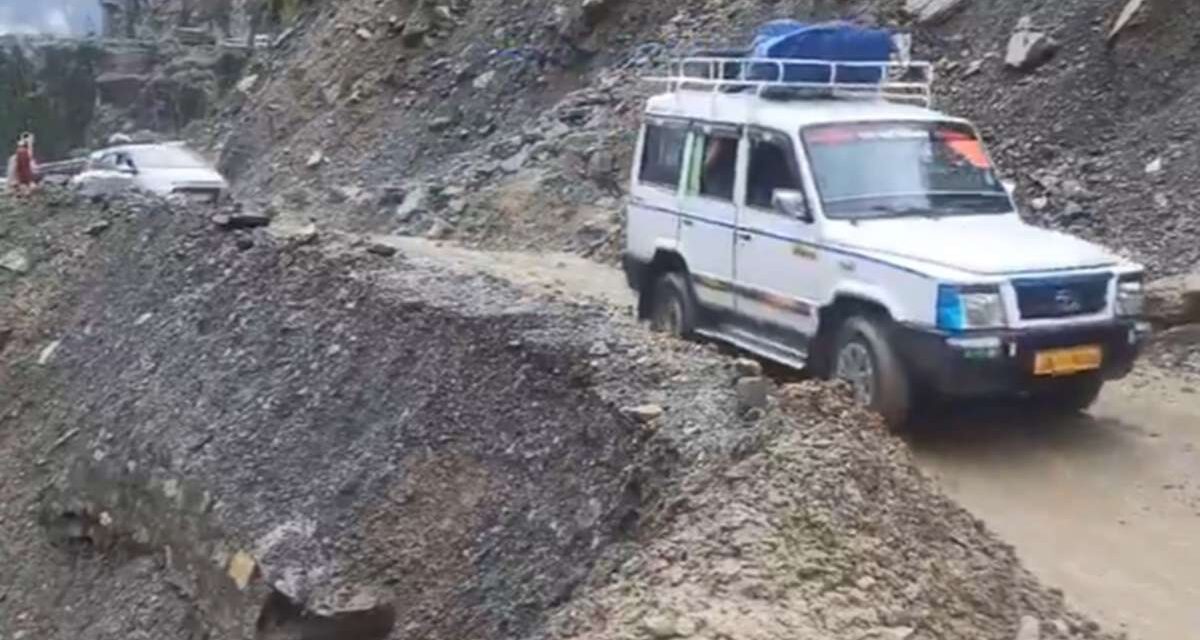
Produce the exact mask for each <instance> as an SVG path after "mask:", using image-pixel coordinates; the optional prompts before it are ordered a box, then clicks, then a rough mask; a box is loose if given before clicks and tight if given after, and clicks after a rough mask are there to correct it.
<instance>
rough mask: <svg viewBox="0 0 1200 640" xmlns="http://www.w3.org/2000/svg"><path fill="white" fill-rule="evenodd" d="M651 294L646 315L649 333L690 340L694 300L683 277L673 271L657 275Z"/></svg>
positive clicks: (693, 323)
mask: <svg viewBox="0 0 1200 640" xmlns="http://www.w3.org/2000/svg"><path fill="white" fill-rule="evenodd" d="M651 292H652V293H651V297H650V304H649V305H648V307H649V313H648V314H647V315H648V316H649V318H650V329H651V330H652V331H655V332H658V333H666V334H668V335H672V336H675V337H677V338H690V337H692V332H693V331H694V330H695V328H696V300H695V298H694V297H693V296H692V289H691V287H689V286H688V283H687V280H685V279H684V275H683V274H682V273H679V272H675V271H673V272H670V273H664V274H662V275H660V276H659V277H658V279H657V280H655V282H654V288H653V289H651Z"/></svg>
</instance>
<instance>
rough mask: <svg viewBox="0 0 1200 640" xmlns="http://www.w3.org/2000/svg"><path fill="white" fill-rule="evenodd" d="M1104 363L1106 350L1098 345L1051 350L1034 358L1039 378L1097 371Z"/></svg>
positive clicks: (1035, 370) (1035, 371) (1034, 366)
mask: <svg viewBox="0 0 1200 640" xmlns="http://www.w3.org/2000/svg"><path fill="white" fill-rule="evenodd" d="M1103 361H1104V350H1103V349H1101V348H1100V347H1099V346H1098V345H1088V346H1085V347H1072V348H1070V349H1050V350H1047V351H1039V352H1037V354H1036V355H1035V356H1034V360H1033V373H1034V375H1038V376H1069V375H1074V374H1076V373H1083V372H1084V371H1095V370H1096V369H1099V368H1100V365H1101V363H1103Z"/></svg>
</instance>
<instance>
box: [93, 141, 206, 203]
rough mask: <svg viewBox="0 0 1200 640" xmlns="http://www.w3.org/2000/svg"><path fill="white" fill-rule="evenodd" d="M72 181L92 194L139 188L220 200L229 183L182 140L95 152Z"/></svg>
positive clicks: (162, 193) (159, 193)
mask: <svg viewBox="0 0 1200 640" xmlns="http://www.w3.org/2000/svg"><path fill="white" fill-rule="evenodd" d="M71 184H72V185H74V186H75V187H77V188H78V189H79V190H80V191H81V192H82V193H84V194H85V195H89V196H98V195H113V194H117V193H122V192H125V191H129V190H131V189H137V190H141V191H146V192H149V193H154V194H157V195H160V196H171V195H182V196H185V197H187V198H189V199H192V200H200V201H207V202H217V201H218V200H220V199H221V197H222V196H223V195H224V194H225V193H227V192H228V191H229V184H228V183H227V182H226V181H225V178H223V177H222V176H221V174H220V173H218V172H217V170H216V169H214V168H213V167H212V165H210V164H209V163H208V162H207V161H205V160H204V158H202V157H200V155H199V154H197V153H196V152H194V151H192V150H191V149H188V148H187V146H185V145H184V144H183V143H179V142H172V143H162V144H127V145H122V146H116V147H109V148H107V149H102V150H100V151H97V152H95V153H93V154H92V155H91V156H90V157H89V158H88V163H87V167H86V168H85V169H84V170H83V172H82V173H80V174H79V175H77V176H75V177H74V178H72V179H71Z"/></svg>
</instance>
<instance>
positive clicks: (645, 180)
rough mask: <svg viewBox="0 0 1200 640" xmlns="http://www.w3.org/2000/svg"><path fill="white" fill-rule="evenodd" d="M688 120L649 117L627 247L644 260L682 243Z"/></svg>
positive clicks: (631, 201)
mask: <svg viewBox="0 0 1200 640" xmlns="http://www.w3.org/2000/svg"><path fill="white" fill-rule="evenodd" d="M689 135H690V132H689V124H688V122H687V121H686V120H678V119H667V118H647V120H646V123H645V124H644V125H643V126H642V133H641V137H640V140H639V143H638V149H639V155H638V162H637V166H636V171H635V172H634V175H633V176H632V180H631V186H630V198H629V208H628V212H627V215H626V232H625V242H626V251H628V252H629V253H630V254H632V255H635V256H638V257H639V258H641V259H644V260H650V259H652V258H653V257H654V254H655V252H656V251H657V250H659V249H661V248H670V249H674V248H676V247H677V246H678V243H679V221H680V213H681V203H680V188H681V186H682V184H683V170H684V160H685V157H686V152H687V145H688V138H689Z"/></svg>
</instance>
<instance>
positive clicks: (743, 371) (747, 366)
mask: <svg viewBox="0 0 1200 640" xmlns="http://www.w3.org/2000/svg"><path fill="white" fill-rule="evenodd" d="M733 368H734V369H735V370H737V374H738V376H739V377H750V378H755V377H758V376H761V375H762V373H763V368H762V364H760V363H759V361H758V360H754V359H753V358H738V359H737V360H735V361H734V363H733Z"/></svg>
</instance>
